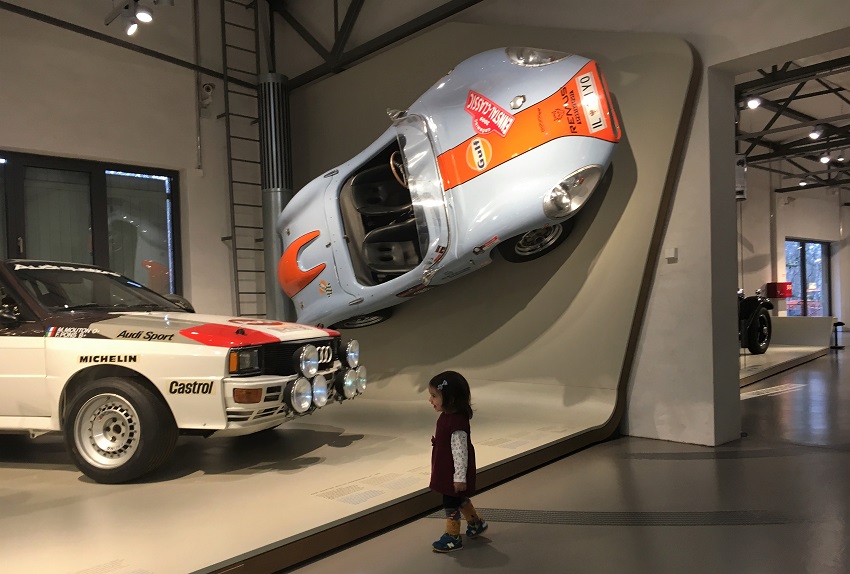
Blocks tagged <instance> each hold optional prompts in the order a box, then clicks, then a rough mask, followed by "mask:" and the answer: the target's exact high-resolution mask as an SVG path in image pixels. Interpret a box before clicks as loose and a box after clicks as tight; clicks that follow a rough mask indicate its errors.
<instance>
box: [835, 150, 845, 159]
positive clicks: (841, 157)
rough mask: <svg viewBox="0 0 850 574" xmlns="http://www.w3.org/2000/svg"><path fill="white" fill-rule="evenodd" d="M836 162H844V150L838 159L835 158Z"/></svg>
mask: <svg viewBox="0 0 850 574" xmlns="http://www.w3.org/2000/svg"><path fill="white" fill-rule="evenodd" d="M835 161H844V150H841V151H840V152H839V153H838V157H837V158H835Z"/></svg>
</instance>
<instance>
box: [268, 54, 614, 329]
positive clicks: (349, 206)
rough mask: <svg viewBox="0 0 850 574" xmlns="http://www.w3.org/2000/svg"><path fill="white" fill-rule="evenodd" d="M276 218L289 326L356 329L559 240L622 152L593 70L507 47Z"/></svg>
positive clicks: (422, 101) (425, 98) (468, 64)
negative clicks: (291, 316)
mask: <svg viewBox="0 0 850 574" xmlns="http://www.w3.org/2000/svg"><path fill="white" fill-rule="evenodd" d="M389 114H390V118H391V120H392V125H391V126H390V127H389V128H388V129H387V130H386V131H385V132H384V133H383V134H382V135H381V136H380V137H379V138H378V139H377V140H376V141H375V142H374V143H372V144H371V145H370V146H369V147H367V148H366V149H365V150H363V151H362V152H361V153H359V154H358V155H357V156H355V157H354V158H353V159H351V160H350V161H348V162H346V163H344V164H343V165H341V166H339V167H337V168H335V169H332V170H330V171H328V172H327V173H325V174H323V175H322V176H320V177H318V178H316V179H314V180H313V181H312V182H310V183H309V184H308V185H307V186H305V187H304V188H303V189H301V190H300V191H299V192H298V193H296V194H295V196H294V198H293V199H292V200H291V201H290V202H289V204H288V205H287V206H286V207H285V208H284V209H283V211H282V212H281V214H280V216H279V218H278V232H279V233H280V235H281V237H282V239H283V254H282V257H281V259H280V262H279V264H278V269H277V276H278V281H279V283H280V286H281V288H282V289H283V291H284V292H285V293H286V295H287V296H288V297H290V298H291V299H292V300H293V302H294V304H295V308H296V311H297V314H298V321H299V322H301V323H306V324H311V325H320V326H324V325H330V326H333V327H334V328H353V327H363V326H367V325H372V324H375V323H378V322H380V321H383V320H385V319H386V318H388V317H389V316H390V314H391V308H392V307H393V306H394V305H397V304H399V303H401V302H403V301H405V300H407V299H408V298H410V297H413V296H415V295H417V294H419V293H422V292H424V291H425V290H426V289H430V288H432V287H435V286H438V285H441V284H444V283H447V282H449V281H452V280H454V279H457V278H458V277H461V276H463V275H466V274H468V273H472V272H473V271H475V270H477V269H480V268H481V267H483V266H485V265H487V264H489V263H490V262H491V261H492V260H493V257H492V255H493V252H494V250H498V251H499V253H500V254H501V256H502V258H504V259H506V260H508V261H510V262H523V261H530V260H533V259H535V258H538V257H540V256H542V255H545V254H546V253H549V252H550V251H552V250H553V249H554V248H555V247H557V246H558V245H559V244H560V243H562V242H563V241H564V239H565V238H566V237H567V234H568V232H569V230H570V229H571V224H572V221H571V218H572V217H573V216H575V214H576V213H577V212H579V210H580V209H581V208H582V206H583V205H585V204H586V203H587V201H588V198H589V197H590V195H591V194H592V193H593V191H594V190H595V189H597V187H598V186H599V183H600V181H601V180H602V178H603V176H604V175H605V174H606V171H607V170H608V168H609V165H610V162H611V156H612V154H613V152H614V148H615V145H616V144H617V142H618V141H619V139H620V134H621V130H620V125H619V120H618V119H617V116H616V114H615V111H614V108H613V105H612V100H611V96H610V94H609V92H608V89H607V86H606V83H605V78H604V76H603V75H602V73H601V72H600V70H599V66H598V65H597V64H596V62H594V61H592V60H589V59H587V58H584V57H581V56H577V55H569V54H565V53H561V52H553V51H548V50H538V49H532V48H503V49H495V50H489V51H486V52H483V53H481V54H478V55H476V56H473V57H471V58H469V59H467V60H465V61H463V62H462V63H460V64H458V65H457V66H456V67H455V68H454V69H453V70H451V71H450V72H449V73H448V74H446V75H445V76H443V77H442V78H441V79H440V80H439V81H438V82H437V83H436V84H435V85H434V86H432V87H431V88H430V89H429V90H428V91H426V92H425V93H424V94H423V95H422V96H421V97H420V98H419V99H418V100H416V102H414V103H413V104H412V105H411V106H410V108H409V109H407V110H404V111H389Z"/></svg>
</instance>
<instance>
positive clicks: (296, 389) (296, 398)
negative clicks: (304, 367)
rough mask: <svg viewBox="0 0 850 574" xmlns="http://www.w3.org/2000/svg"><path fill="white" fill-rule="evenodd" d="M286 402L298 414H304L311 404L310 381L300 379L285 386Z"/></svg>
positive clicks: (311, 390) (311, 388) (311, 391)
mask: <svg viewBox="0 0 850 574" xmlns="http://www.w3.org/2000/svg"><path fill="white" fill-rule="evenodd" d="M284 397H285V398H286V402H287V403H289V406H290V407H291V408H292V410H293V411H295V412H296V413H298V414H301V413H306V412H307V410H308V409H309V408H310V404H311V403H312V402H313V387H312V385H310V381H308V380H307V379H305V378H304V377H301V378H299V379H297V380H295V381H292V382H291V383H289V384H288V385H286V392H285V394H284Z"/></svg>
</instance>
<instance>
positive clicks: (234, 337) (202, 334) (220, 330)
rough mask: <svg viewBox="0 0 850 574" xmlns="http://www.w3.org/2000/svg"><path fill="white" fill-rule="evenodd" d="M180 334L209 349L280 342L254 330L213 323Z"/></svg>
mask: <svg viewBox="0 0 850 574" xmlns="http://www.w3.org/2000/svg"><path fill="white" fill-rule="evenodd" d="M281 324H282V323H281ZM180 334H181V335H183V336H184V337H186V338H187V339H192V340H193V341H197V342H199V343H201V344H204V345H209V346H210V347H227V348H233V347H249V346H252V345H262V344H264V343H278V342H280V339H279V338H277V337H273V336H271V335H267V334H266V333H263V332H262V331H257V330H256V329H249V328H247V327H234V326H229V325H217V324H215V323H207V324H204V325H197V326H195V327H189V328H188V329H183V330H181V331H180Z"/></svg>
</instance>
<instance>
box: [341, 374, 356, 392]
mask: <svg viewBox="0 0 850 574" xmlns="http://www.w3.org/2000/svg"><path fill="white" fill-rule="evenodd" d="M356 394H357V372H356V371H355V370H354V369H348V370H347V371H345V376H344V377H343V378H342V395H343V396H344V397H345V398H346V399H353V398H354V396H355V395H356Z"/></svg>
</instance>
